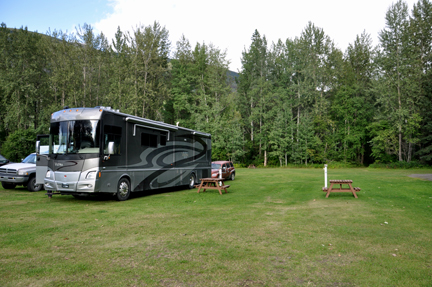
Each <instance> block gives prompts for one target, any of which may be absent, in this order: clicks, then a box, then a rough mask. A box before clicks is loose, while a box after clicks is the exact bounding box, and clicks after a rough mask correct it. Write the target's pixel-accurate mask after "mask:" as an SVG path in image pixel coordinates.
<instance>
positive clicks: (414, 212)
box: [0, 168, 432, 286]
mask: <svg viewBox="0 0 432 287" xmlns="http://www.w3.org/2000/svg"><path fill="white" fill-rule="evenodd" d="M328 173H329V179H352V180H353V181H354V183H353V186H359V187H361V191H360V192H358V196H359V198H358V199H355V198H354V197H353V196H352V194H350V193H332V194H330V197H329V198H325V193H324V192H322V191H321V188H322V186H323V184H324V172H323V170H322V169H237V176H236V180H235V181H232V182H228V184H231V187H230V188H229V189H228V193H227V194H223V195H222V196H221V195H219V193H218V191H217V190H209V191H206V192H205V193H199V194H198V193H196V189H194V190H177V191H173V190H168V191H165V192H163V193H153V194H145V193H141V194H138V195H136V196H134V197H133V198H132V199H130V200H128V201H125V202H117V201H115V200H114V199H113V198H111V197H109V198H102V199H94V198H90V199H83V200H77V199H75V198H73V197H72V196H60V195H57V196H54V197H53V198H52V199H48V197H47V196H46V195H44V194H45V192H44V191H40V192H36V193H30V192H28V191H27V190H26V189H24V188H16V189H15V190H4V189H2V188H1V187H0V220H1V222H0V223H1V224H0V286H431V285H432V256H431V255H432V181H425V180H422V179H416V178H410V177H407V175H409V174H413V173H432V170H420V171H419V170H383V169H366V168H356V169H330V170H329V172H328Z"/></svg>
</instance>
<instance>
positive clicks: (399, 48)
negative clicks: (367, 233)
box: [0, 0, 432, 167]
mask: <svg viewBox="0 0 432 287" xmlns="http://www.w3.org/2000/svg"><path fill="white" fill-rule="evenodd" d="M383 17H385V27H382V30H381V31H380V33H379V43H378V45H376V46H373V45H372V38H371V36H370V34H368V33H367V31H364V32H363V33H362V34H361V35H357V36H355V37H354V39H353V42H352V43H351V44H349V46H348V47H347V49H346V50H345V51H341V50H340V49H339V48H337V47H336V46H335V44H334V41H333V40H332V39H331V38H330V37H329V36H328V35H327V34H326V33H325V32H324V29H323V28H320V27H317V26H315V25H314V24H313V23H312V22H309V23H306V26H305V28H304V30H303V31H302V32H301V34H300V35H299V36H297V37H295V38H293V39H290V38H288V39H283V38H281V39H279V40H278V41H277V42H276V43H275V42H272V43H268V42H267V39H266V37H265V35H261V34H260V32H259V31H257V30H255V31H251V32H252V36H251V42H250V44H249V45H248V44H245V47H246V48H245V49H244V51H243V53H242V55H241V63H242V67H241V69H240V71H238V72H239V73H238V74H237V73H233V72H231V71H229V68H228V67H229V60H227V58H226V50H222V49H220V48H219V47H217V46H216V45H215V44H205V43H202V44H201V43H196V44H195V45H191V43H190V42H189V40H188V39H187V38H186V36H185V35H183V36H182V37H181V39H179V40H178V41H177V42H176V43H175V44H174V45H173V44H172V43H171V42H170V40H169V31H168V30H167V29H166V28H165V27H164V26H163V25H162V24H161V23H158V22H155V23H153V24H152V25H149V26H145V25H138V26H136V27H135V28H134V29H133V32H124V31H121V30H120V28H118V30H117V33H116V34H115V38H114V39H112V40H109V39H108V38H107V37H106V36H105V35H104V34H103V33H100V34H98V33H96V32H95V31H94V29H93V27H92V26H91V25H88V24H83V25H82V26H81V25H80V26H78V27H77V28H76V31H75V32H74V33H64V32H62V31H58V30H54V31H48V32H47V33H46V34H39V33H34V32H31V31H28V29H27V27H22V28H20V29H13V28H8V27H7V25H6V23H2V24H1V27H0V98H1V101H0V153H1V154H3V155H4V156H6V157H9V158H10V159H11V160H18V158H19V157H23V156H25V155H26V154H27V153H29V152H32V151H33V150H34V140H35V136H36V134H40V133H47V132H48V129H49V119H50V115H51V114H52V113H53V112H55V111H58V110H61V109H63V107H65V106H69V107H94V106H109V107H112V108H114V109H119V110H120V111H121V112H123V113H127V114H132V115H136V116H140V117H145V118H149V119H152V120H158V121H163V122H166V123H170V124H176V123H179V125H180V126H183V127H187V128H191V129H195V130H200V131H202V132H206V133H210V134H212V158H213V160H232V161H234V163H236V164H239V165H244V166H247V165H249V164H255V165H256V166H291V165H293V166H313V165H317V164H319V165H322V164H323V163H340V164H346V165H352V166H368V165H371V164H375V165H379V164H391V163H392V164H396V165H400V166H402V167H408V166H416V165H431V164H432V69H431V68H432V67H431V65H432V3H431V2H430V1H429V0H419V1H418V2H417V3H416V4H415V5H413V7H408V5H407V4H406V2H404V1H401V0H399V1H397V2H395V3H393V4H392V5H391V6H390V7H389V9H388V10H387V12H386V14H385V15H383ZM185 32H187V31H185ZM281 36H283V35H281ZM25 141H27V142H28V145H25V144H22V146H21V144H20V143H19V142H25ZM20 149H21V150H22V149H24V151H17V150H20Z"/></svg>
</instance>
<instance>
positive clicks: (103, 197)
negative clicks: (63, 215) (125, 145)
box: [27, 186, 188, 202]
mask: <svg viewBox="0 0 432 287" xmlns="http://www.w3.org/2000/svg"><path fill="white" fill-rule="evenodd" d="M181 190H188V188H187V186H176V187H169V188H161V189H154V190H144V191H138V192H132V193H131V195H130V197H129V199H128V200H133V199H135V198H142V197H147V196H152V195H158V194H164V193H170V192H176V191H181ZM27 192H28V191H27ZM43 192H45V193H46V191H43ZM53 198H64V199H66V200H78V201H83V202H85V201H99V202H104V201H117V200H116V197H115V194H111V193H101V194H94V195H88V196H80V197H74V196H72V195H60V194H54V195H53Z"/></svg>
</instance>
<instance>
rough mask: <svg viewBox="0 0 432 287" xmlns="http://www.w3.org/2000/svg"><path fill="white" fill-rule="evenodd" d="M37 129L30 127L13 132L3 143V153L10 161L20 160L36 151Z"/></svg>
mask: <svg viewBox="0 0 432 287" xmlns="http://www.w3.org/2000/svg"><path fill="white" fill-rule="evenodd" d="M36 134H37V130H35V129H33V128H29V129H26V130H16V131H15V132H13V133H11V134H10V135H9V136H8V137H7V138H6V141H5V142H4V143H3V145H2V149H1V154H2V155H3V156H4V157H6V158H7V159H9V160H10V161H14V162H20V161H21V159H23V158H25V157H26V156H28V155H29V154H30V153H32V152H35V148H36Z"/></svg>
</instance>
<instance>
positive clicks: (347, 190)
mask: <svg viewBox="0 0 432 287" xmlns="http://www.w3.org/2000/svg"><path fill="white" fill-rule="evenodd" d="M352 182H353V181H352V180H350V179H344V180H341V179H332V180H330V187H329V188H326V187H323V191H324V192H327V195H326V198H328V197H329V195H330V192H352V194H353V195H354V197H355V198H358V197H357V194H356V192H357V191H360V187H353V186H352ZM335 184H336V185H338V184H339V189H333V185H335ZM343 184H347V185H348V187H349V188H342V185H343Z"/></svg>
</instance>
